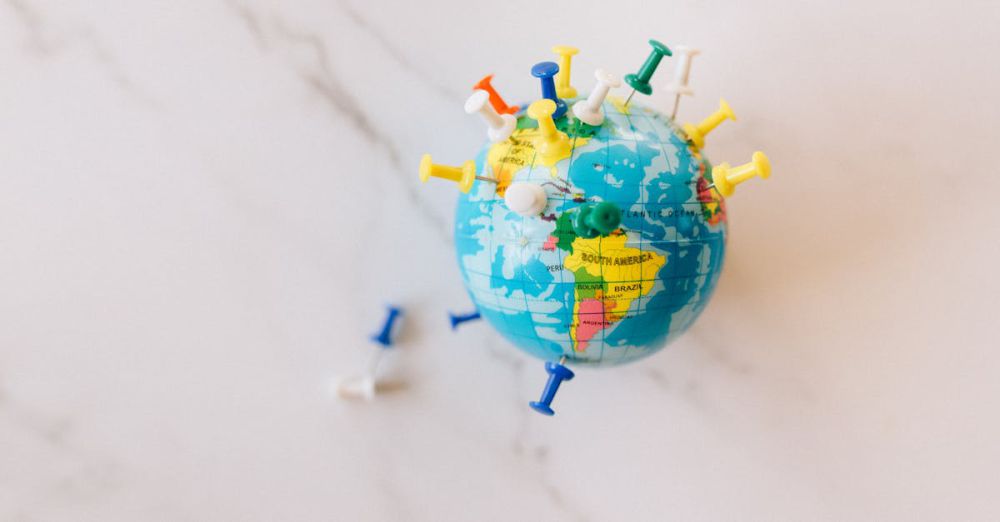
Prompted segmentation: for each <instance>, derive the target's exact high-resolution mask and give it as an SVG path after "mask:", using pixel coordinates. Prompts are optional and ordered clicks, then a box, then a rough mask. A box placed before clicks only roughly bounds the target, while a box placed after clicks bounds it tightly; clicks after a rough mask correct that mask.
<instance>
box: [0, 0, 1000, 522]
mask: <svg viewBox="0 0 1000 522" xmlns="http://www.w3.org/2000/svg"><path fill="white" fill-rule="evenodd" d="M998 24H1000V4H998V3H997V2H995V1H972V2H960V3H955V2H939V1H936V2H927V1H921V0H918V1H906V2H904V1H896V0H873V1H865V2H861V1H847V2H811V1H810V2H802V1H797V0H775V1H772V2H756V3H751V2H732V3H726V2H721V1H718V0H706V1H694V0H676V1H670V2H641V1H632V0H625V1H620V2H598V1H591V2H572V3H562V4H559V5H557V4H556V3H552V2H536V1H530V0H512V1H504V2H499V1H497V2H491V3H484V4H475V3H473V2H458V1H447V0H439V1H434V2H423V3H416V2H398V3H390V2H360V1H358V0H342V1H337V0H327V1H322V2H320V1H305V0H302V1H299V0H296V1H289V2H277V1H272V2H265V1H255V0H231V1H223V0H220V1H214V0H200V1H193V0H186V1H172V0H171V1H168V0H160V1H144V2H139V1H125V0H105V1H88V2H79V1H70V0H62V1H60V0H2V1H0V520H3V521H36V520H38V521H49V520H64V521H102V522H107V521H138V520H142V521H146V520H151V521H158V520H170V521H221V520H227V521H228V520H239V521H277V520H288V521H314V520H315V521H321V520H322V521H328V520H337V521H349V520H386V521H399V520H428V521H443V520H456V521H459V520H461V521H465V520H546V521H548V520H554V521H559V520H590V521H619V520H628V521H645V520H651V521H652V520H657V521H660V520H795V521H800V520H880V521H885V520H901V521H913V520H997V519H998V518H1000V499H998V492H1000V488H998V484H997V478H996V477H997V476H998V469H1000V449H998V443H997V441H998V437H1000V414H998V410H1000V400H998V395H1000V379H998V374H1000V372H998V370H1000V351H998V347H1000V342H998V335H997V334H996V332H995V331H994V327H995V325H996V322H997V314H998V308H1000V306H998V305H1000V302H998V295H1000V278H998V276H997V275H996V269H997V265H998V262H1000V239H998V236H1000V226H998V219H1000V211H998V210H997V207H996V205H995V204H994V202H993V198H994V197H995V194H996V193H997V190H998V189H1000V181H998V174H997V172H996V169H995V168H994V164H995V162H996V161H997V159H996V157H995V152H996V150H997V143H998V138H1000V136H998V133H997V131H996V128H995V126H996V124H997V121H1000V109H998V107H1000V104H998V103H997V93H998V92H1000V60H998V57H997V52H998V49H1000V36H998V32H997V27H998ZM649 37H656V38H659V39H662V40H663V41H665V42H667V43H669V44H680V43H688V44H693V45H697V46H700V47H701V48H702V49H704V51H705V54H704V55H703V56H701V57H699V58H697V59H696V61H695V63H694V69H693V77H692V84H693V86H694V87H695V88H696V89H697V91H698V96H697V97H696V98H694V99H693V100H688V101H686V102H685V103H684V105H683V106H682V108H681V117H682V118H685V119H688V118H691V119H693V118H697V117H700V116H701V115H704V114H706V113H707V112H708V111H709V110H711V109H712V108H714V106H715V103H716V99H717V98H718V97H719V96H720V95H724V96H726V97H727V99H728V100H729V101H730V102H731V103H732V105H733V106H734V108H735V109H736V111H737V113H738V115H739V116H740V122H739V123H738V124H730V123H727V124H725V126H724V127H723V128H720V130H719V131H717V132H716V133H715V134H713V136H712V138H711V143H710V146H709V149H708V151H709V154H710V156H711V157H712V158H714V159H715V160H716V161H722V160H728V161H733V162H737V161H745V160H746V158H748V157H749V154H750V152H752V151H753V150H755V149H757V148H759V149H763V150H765V151H767V152H768V154H769V155H770V156H771V158H772V160H773V162H774V176H773V177H772V178H771V180H769V181H768V182H766V183H764V184H757V185H756V186H753V187H750V186H747V187H746V188H745V189H741V191H740V193H739V194H737V197H736V198H734V199H733V200H732V201H731V203H730V217H731V221H732V228H731V232H732V237H731V241H730V244H729V248H730V250H729V254H728V260H727V266H726V268H725V274H724V276H723V278H722V281H721V283H720V286H719V289H718V292H717V294H716V296H715V298H714V302H713V303H712V304H711V306H710V307H709V308H708V310H707V312H706V313H705V314H704V316H703V317H702V319H701V321H700V322H699V323H697V325H696V326H695V327H694V328H693V329H692V330H691V331H690V332H689V333H688V334H687V335H686V336H685V337H684V338H683V339H682V340H680V341H679V342H677V343H676V344H675V345H673V346H671V347H670V348H669V349H668V350H665V351H663V352H661V353H660V354H658V355H657V356H655V357H653V358H650V359H648V360H646V361H643V362H641V363H638V364H634V365H632V366H627V367H623V368H620V369H614V370H581V371H580V372H578V378H577V379H576V380H574V381H573V382H572V383H569V384H567V385H566V386H565V388H564V390H562V391H561V392H560V395H559V398H558V400H557V402H556V409H557V411H558V415H557V417H555V418H553V419H550V418H544V417H542V416H539V415H537V414H534V413H533V412H531V411H530V410H529V409H528V408H527V407H526V405H525V403H526V402H527V401H528V400H531V399H533V398H535V397H536V396H537V394H538V393H539V392H540V390H541V387H542V385H543V382H544V378H545V375H544V371H543V369H542V365H541V363H540V362H538V361H535V360H529V359H527V358H526V357H524V356H522V355H521V354H520V353H519V352H517V351H516V350H514V349H513V348H512V347H510V346H509V345H507V344H506V343H505V342H504V341H503V340H502V339H501V338H500V337H499V336H498V335H497V334H495V333H494V332H492V331H491V330H490V329H489V328H488V326H487V325H486V324H483V323H479V324H474V325H469V326H468V327H467V328H465V329H463V330H461V331H460V332H459V333H457V334H453V333H451V332H450V331H449V330H448V328H447V324H446V320H445V311H446V310H448V309H454V310H462V309H465V308H467V307H468V306H469V303H468V300H467V297H466V296H465V294H464V291H463V289H462V288H461V283H460V280H459V275H458V271H457V269H456V266H455V263H454V261H453V252H452V246H451V240H450V229H451V222H452V209H453V201H454V197H455V193H454V191H453V190H451V189H450V188H449V187H447V186H445V185H443V184H434V185H427V186H419V184H418V182H417V180H416V164H417V161H418V159H419V156H420V154H422V153H424V152H433V153H434V154H435V155H436V156H438V157H440V158H441V159H442V160H449V161H453V162H458V161H460V160H464V159H467V158H468V157H470V156H471V154H472V153H473V151H475V150H476V148H477V147H478V146H479V143H480V137H481V133H482V132H483V129H482V126H481V123H480V122H479V121H477V120H476V119H475V118H470V117H467V116H466V115H465V114H463V113H462V110H461V103H462V101H463V100H464V98H465V96H466V94H467V92H468V88H469V87H468V86H469V85H470V83H471V82H473V81H475V80H476V79H478V78H479V77H480V76H481V75H482V74H484V73H486V72H490V71H494V72H496V73H497V74H498V76H497V85H498V86H500V87H501V89H502V90H503V91H504V93H505V94H507V96H508V97H509V98H512V99H526V98H529V97H532V96H534V95H535V93H536V91H537V84H536V82H535V80H534V79H533V78H531V77H530V76H529V75H528V69H529V68H530V66H531V65H532V64H533V63H535V62H537V61H540V60H543V59H549V57H550V54H549V52H548V48H549V46H550V45H552V44H554V43H569V44H575V45H577V46H579V47H581V48H582V49H583V53H582V54H581V55H580V56H579V57H578V59H577V60H576V61H575V62H574V64H575V65H574V71H575V74H574V78H575V81H574V83H575V84H576V85H578V86H579V87H581V88H585V89H589V85H590V81H589V77H590V71H591V70H592V69H593V68H594V67H597V66H602V67H606V68H608V69H610V70H613V71H617V72H619V73H624V72H629V70H630V69H633V68H635V67H636V66H638V64H639V63H641V61H642V60H643V59H644V57H645V54H646V52H647V49H648V47H647V45H646V43H645V40H646V39H647V38H649ZM668 72H669V64H668V68H667V72H666V73H665V72H661V74H660V75H658V76H657V78H656V80H657V81H658V82H659V83H660V84H662V83H664V82H665V81H666V80H667V78H668V76H669V74H667V73H668ZM651 103H653V104H656V105H657V106H659V107H661V108H666V107H668V103H667V100H666V99H665V98H661V97H654V98H653V99H652V100H651ZM387 301H397V302H401V303H403V304H404V305H405V306H407V309H408V317H407V319H408V320H407V322H406V324H405V325H404V330H403V335H402V339H401V344H400V347H399V350H398V351H397V352H396V353H395V359H394V360H392V361H391V365H390V367H388V368H386V369H387V370H388V372H387V374H386V377H387V378H388V379H390V380H391V381H392V382H394V383H395V387H396V390H395V391H393V392H392V393H387V394H385V395H382V396H380V397H378V399H377V401H375V402H374V403H371V404H358V403H344V402H338V401H337V400H336V399H335V398H333V397H332V396H331V394H330V390H329V385H330V382H331V379H332V378H333V377H334V376H335V375H340V374H344V373H351V372H354V371H356V370H357V369H359V368H360V366H361V365H362V363H363V361H364V359H365V357H366V355H367V353H368V352H369V351H370V350H371V349H372V348H371V345H370V344H369V343H368V342H367V341H366V336H367V335H368V334H369V333H371V332H372V331H374V330H375V329H377V328H378V325H379V323H380V322H381V320H382V317H383V314H384V312H383V309H382V306H383V304H384V303H385V302H387Z"/></svg>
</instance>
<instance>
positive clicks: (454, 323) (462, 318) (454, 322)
mask: <svg viewBox="0 0 1000 522" xmlns="http://www.w3.org/2000/svg"><path fill="white" fill-rule="evenodd" d="M481 317H482V315H479V310H476V311H475V312H472V313H471V314H461V315H455V314H453V313H451V312H448V319H449V320H451V329H452V330H456V329H458V325H460V324H462V323H464V322H466V321H475V320H476V319H479V318H481Z"/></svg>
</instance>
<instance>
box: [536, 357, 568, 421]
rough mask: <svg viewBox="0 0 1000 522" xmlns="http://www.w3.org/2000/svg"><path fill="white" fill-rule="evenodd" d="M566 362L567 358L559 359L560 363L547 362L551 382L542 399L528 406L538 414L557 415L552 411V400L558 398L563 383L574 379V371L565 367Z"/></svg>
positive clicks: (547, 383)
mask: <svg viewBox="0 0 1000 522" xmlns="http://www.w3.org/2000/svg"><path fill="white" fill-rule="evenodd" d="M564 362H566V356H563V357H562V358H561V359H559V362H552V361H545V371H546V372H548V374H549V380H548V382H546V383H545V390H544V391H543V392H542V398H541V399H539V400H537V401H531V402H529V403H528V405H529V406H531V408H532V409H533V410H535V411H537V412H538V413H542V414H544V415H555V414H556V412H555V411H553V410H552V399H555V398H556V392H557V391H559V385H560V384H562V382H563V381H569V380H572V379H573V377H574V374H573V370H570V369H569V368H567V367H565V366H563V363H564Z"/></svg>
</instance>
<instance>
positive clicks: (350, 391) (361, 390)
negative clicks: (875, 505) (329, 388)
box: [336, 306, 403, 400]
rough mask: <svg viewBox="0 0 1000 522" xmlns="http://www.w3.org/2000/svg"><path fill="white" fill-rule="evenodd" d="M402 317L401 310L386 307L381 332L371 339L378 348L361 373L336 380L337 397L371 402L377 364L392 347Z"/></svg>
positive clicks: (373, 394) (373, 393)
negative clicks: (386, 312) (386, 310)
mask: <svg viewBox="0 0 1000 522" xmlns="http://www.w3.org/2000/svg"><path fill="white" fill-rule="evenodd" d="M402 315H403V310H402V309H401V308H399V307H397V306H389V307H388V315H387V316H386V318H385V323H384V324H383V325H382V330H380V331H379V332H378V333H376V334H374V335H372V337H371V339H372V341H374V342H376V343H378V344H379V345H380V346H379V348H378V349H376V350H375V352H374V353H372V356H371V358H370V359H369V360H368V366H367V367H366V368H365V370H364V372H363V373H360V374H357V375H352V376H350V377H346V378H342V379H339V380H338V382H337V385H336V390H337V395H339V396H340V397H343V398H345V399H366V400H371V399H373V398H374V397H375V390H376V387H375V377H376V374H377V373H378V367H379V363H381V362H382V356H383V355H384V354H385V352H386V351H387V350H388V349H390V348H392V347H393V341H394V340H395V339H394V337H395V336H396V332H397V331H398V330H399V324H400V323H399V319H400V317H401V316H402Z"/></svg>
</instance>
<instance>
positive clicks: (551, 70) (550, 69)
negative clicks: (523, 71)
mask: <svg viewBox="0 0 1000 522" xmlns="http://www.w3.org/2000/svg"><path fill="white" fill-rule="evenodd" d="M558 72H559V64H557V63H556V62H539V63H536V64H535V65H534V66H533V67H532V68H531V75H532V76H534V77H535V78H552V77H553V76H555V75H556V74H557V73H558Z"/></svg>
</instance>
